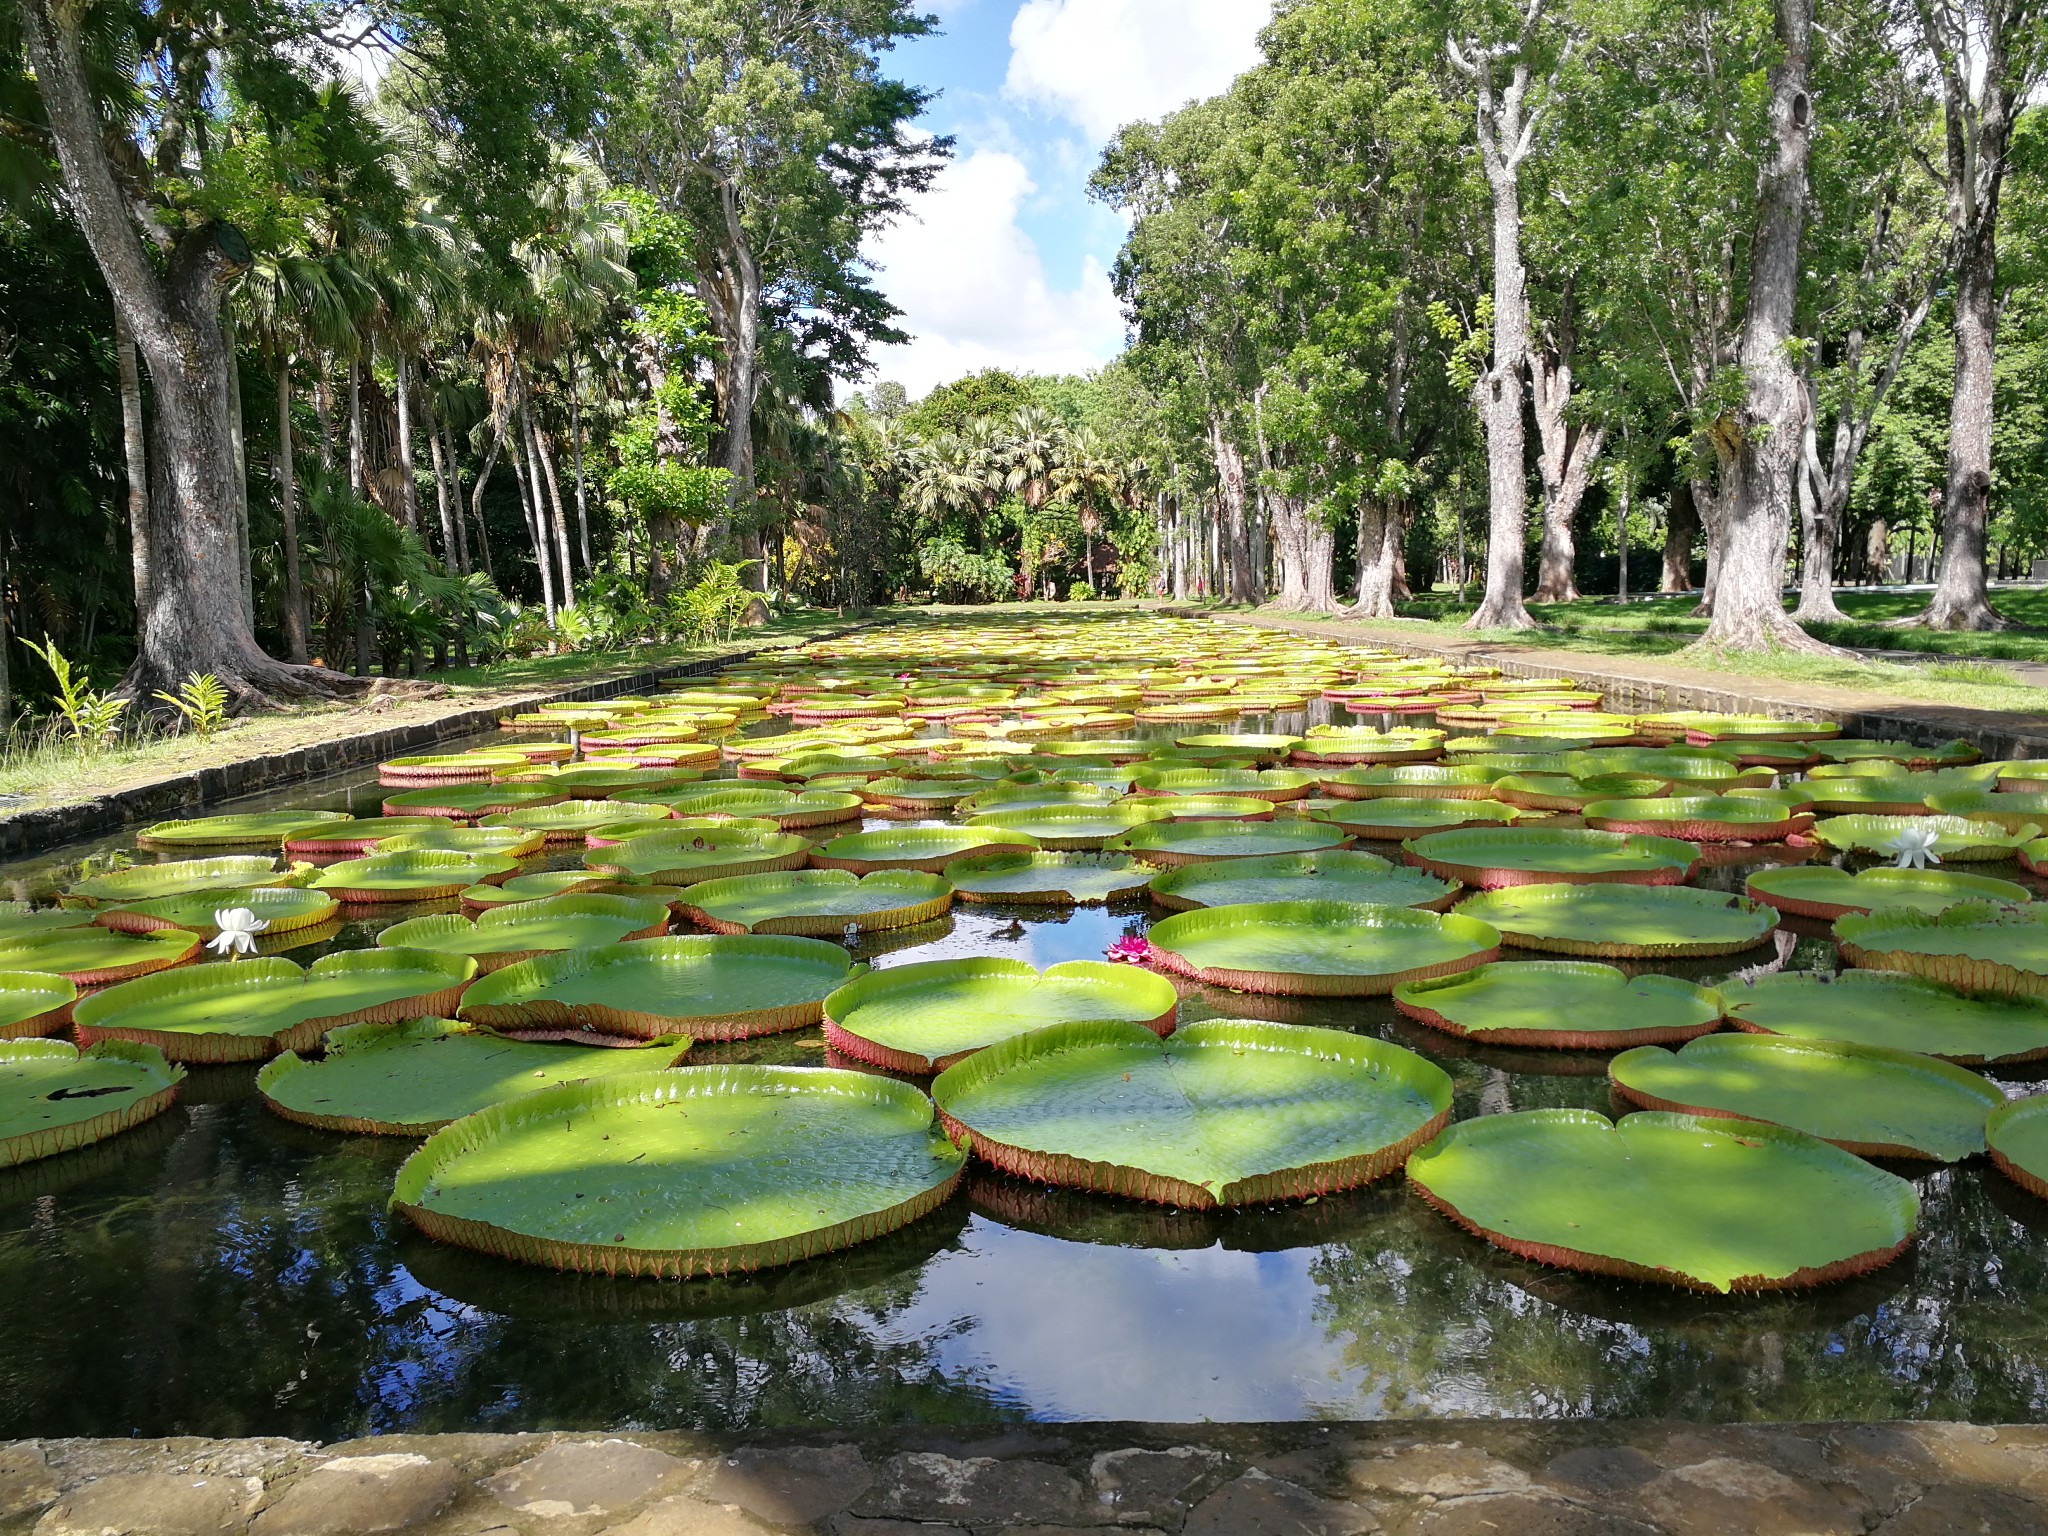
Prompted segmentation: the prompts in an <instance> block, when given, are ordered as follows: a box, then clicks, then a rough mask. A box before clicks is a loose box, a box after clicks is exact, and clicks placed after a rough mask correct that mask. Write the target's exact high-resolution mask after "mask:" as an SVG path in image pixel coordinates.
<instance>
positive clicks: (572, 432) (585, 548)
mask: <svg viewBox="0 0 2048 1536" xmlns="http://www.w3.org/2000/svg"><path fill="white" fill-rule="evenodd" d="M569 438H570V441H571V443H572V444H573V445H574V448H575V453H576V539H577V543H578V544H579V545H580V546H581V548H582V552H583V574H584V575H585V576H588V575H589V574H590V573H591V570H592V569H593V566H592V563H591V559H590V513H589V512H588V510H586V508H585V506H584V500H583V401H582V399H581V397H580V395H579V393H578V390H577V367H576V365H575V364H574V363H571V364H570V365H569Z"/></svg>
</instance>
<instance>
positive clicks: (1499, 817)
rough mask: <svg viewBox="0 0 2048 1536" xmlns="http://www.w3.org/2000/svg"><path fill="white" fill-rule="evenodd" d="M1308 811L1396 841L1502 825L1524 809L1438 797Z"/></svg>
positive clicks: (1356, 832)
mask: <svg viewBox="0 0 2048 1536" xmlns="http://www.w3.org/2000/svg"><path fill="white" fill-rule="evenodd" d="M1307 815H1308V816H1309V817H1310V818H1311V819H1313V820H1315V821H1322V822H1327V823H1329V824H1330V825H1331V826H1333V827H1336V828H1337V829H1338V830H1339V831H1342V832H1348V833H1350V834H1351V835H1352V836H1353V837H1362V838H1364V839H1366V840H1367V841H1368V842H1380V843H1396V842H1401V841H1403V840H1405V839H1407V838H1411V837H1415V836H1417V835H1419V834H1421V833H1425V832H1453V831H1457V830H1459V829H1461V828H1465V827H1481V828H1485V827H1498V826H1503V825H1505V824H1507V823H1509V822H1513V821H1516V820H1518V819H1519V818H1520V817H1521V815H1522V812H1520V811H1518V810H1516V809H1515V807H1513V806H1511V805H1507V804H1505V803H1503V802H1502V801H1499V800H1468V799H1454V798H1449V797H1438V798H1434V799H1427V800H1397V799H1371V800H1330V801H1320V802H1318V803H1317V804H1316V805H1315V806H1313V807H1312V808H1311V809H1309V810H1308V812H1307Z"/></svg>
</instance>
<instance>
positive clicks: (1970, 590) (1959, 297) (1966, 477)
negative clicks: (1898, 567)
mask: <svg viewBox="0 0 2048 1536" xmlns="http://www.w3.org/2000/svg"><path fill="white" fill-rule="evenodd" d="M1991 195H1992V197H1993V199H1994V200H1995V199H1996V197H1997V190H1996V188H1995V187H1994V188H1993V191H1992V194H1991ZM1994 213H1995V210H1994ZM1961 243H1962V244H1963V245H1964V250H1963V253H1962V255H1961V256H1960V257H1959V258H1958V260H1957V262H1956V271H1955V337H1956V366H1955V385H1954V395H1953V397H1952V401H1951V404H1950V406H1949V414H1948V481H1947V485H1946V487H1945V489H1944V491H1943V494H1942V500H1941V569H1940V573H1939V574H1938V575H1937V576H1936V577H1935V581H1934V595H1933V597H1932V598H1930V599H1929V600H1928V604H1927V611H1926V613H1924V614H1922V615H1921V618H1922V620H1923V622H1925V623H1926V624H1928V625H1930V626H1931V627H1933V628H1935V629H2003V628H2004V627H2005V620H2004V619H2002V618H2000V617H1999V615H1998V613H1997V611H1996V610H1994V609H1993V608H1992V606H1991V589H1990V585H1989V580H1988V577H1989V572H1988V571H1987V570H1986V568H1985V559H1984V555H1985V545H1986V542H1987V539H1988V536H1989V528H1990V524H1991V427H1992V390H1993V381H1992V373H1991V367H1992V353H1993V349H1994V347H1995V345H1996V342H1997V338H1998V310H1999V299H1998V249H1997V246H1996V244H1995V226H1994V223H1993V217H1992V216H1985V217H1983V218H1981V219H1980V220H1979V222H1978V223H1977V225H1976V227H1975V228H1973V229H1971V230H1969V231H1968V232H1966V233H1965V234H1964V235H1963V236H1962V241H1961Z"/></svg>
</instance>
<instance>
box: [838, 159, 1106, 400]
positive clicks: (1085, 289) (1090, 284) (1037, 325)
mask: <svg viewBox="0 0 2048 1536" xmlns="http://www.w3.org/2000/svg"><path fill="white" fill-rule="evenodd" d="M1035 190H1036V188H1035V187H1034V186H1033V184H1032V180H1031V175H1030V172H1029V171H1027V170H1026V169H1025V166H1024V162H1023V161H1022V160H1020V159H1018V158H1017V156H1015V155H1013V154H1010V153H1008V152H1006V151H1001V150H988V149H980V150H976V151H975V152H974V153H973V154H970V155H968V156H966V157H965V158H964V159H961V160H956V161H954V162H953V163H952V164H950V165H948V166H947V167H946V168H945V169H944V170H943V171H941V172H940V173H939V177H938V180H937V181H936V182H935V183H934V184H933V186H932V189H931V190H930V191H929V192H927V193H925V194H923V195H922V196H921V197H919V198H918V199H917V200H916V201H915V203H914V204H913V205H912V208H911V212H910V216H909V217H907V218H906V219H904V220H903V221H902V222H901V223H899V224H897V225H896V226H894V227H893V228H891V229H889V230H886V231H885V232H884V233H883V234H882V235H881V236H880V237H879V238H878V239H876V240H875V241H874V242H872V244H871V245H870V247H869V250H868V255H869V258H870V259H871V260H872V261H873V262H874V263H875V265H876V267H877V268H878V269H879V275H878V277H877V284H878V286H879V287H880V288H881V290H882V291H883V292H884V293H885V294H887V295H888V296H889V297H890V299H892V300H893V301H894V302H895V303H896V305H897V306H898V307H899V308H900V309H902V310H903V312H904V315H903V319H902V320H900V321H899V322H898V324H900V325H901V326H902V327H903V329H904V330H906V331H908V332H910V333H911V335H912V337H913V338H914V339H913V340H912V341H911V342H910V343H909V344H908V345H906V346H900V347H886V348H882V349H880V350H879V351H878V352H877V354H876V365H877V375H876V376H877V377H879V378H886V379H896V380H900V381H901V382H902V384H903V386H904V387H905V388H906V389H908V390H909V391H910V393H911V395H912V397H913V398H915V397H916V396H918V395H922V394H924V393H925V392H926V391H928V390H929V389H931V387H932V386H933V385H935V384H941V383H944V382H946V381H947V380H949V379H956V378H959V377H960V376H961V375H962V374H966V373H972V372H974V371H976V370H977V369H981V368H995V367H1000V368H1009V369H1013V370H1015V371H1017V372H1022V373H1069V372H1078V371H1080V370H1083V369H1088V368H1094V367H1098V366H1099V365H1101V364H1102V363H1105V362H1107V361H1109V359H1111V358H1112V357H1114V356H1116V354H1117V353H1118V352H1120V351H1121V350H1123V341H1124V322H1123V314H1122V311H1121V309H1120V308H1119V306H1118V304H1117V300H1116V295H1115V294H1114V293H1113V292H1112V291H1111V290H1110V286H1109V277H1108V274H1107V272H1105V271H1104V269H1103V265H1102V263H1101V262H1100V261H1098V260H1097V259H1095V258H1094V257H1088V258H1086V259H1084V261H1083V262H1082V267H1081V277H1080V282H1079V283H1078V285H1077V286H1075V287H1074V288H1072V289H1069V290H1062V289H1058V288H1055V287H1054V286H1053V285H1052V283H1051V281H1050V280H1049V279H1048V278H1047V276H1046V271H1045V264H1044V262H1043V260H1042V259H1041V258H1040V256H1039V251H1038V247H1037V245H1036V244H1035V243H1034V242H1033V241H1032V239H1031V237H1030V236H1029V235H1027V234H1026V233H1025V232H1024V231H1023V229H1021V228H1020V227H1019V226H1018V223H1017V215H1018V212H1019V211H1020V210H1021V209H1022V208H1023V206H1024V204H1025V201H1026V199H1028V198H1029V197H1030V196H1031V195H1032V193H1033V192H1034V191H1035Z"/></svg>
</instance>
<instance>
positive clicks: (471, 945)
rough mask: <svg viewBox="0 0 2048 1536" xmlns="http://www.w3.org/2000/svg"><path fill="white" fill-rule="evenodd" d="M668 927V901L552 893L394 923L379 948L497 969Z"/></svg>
mask: <svg viewBox="0 0 2048 1536" xmlns="http://www.w3.org/2000/svg"><path fill="white" fill-rule="evenodd" d="M667 931H668V904H667V903H666V902H661V901H635V900H633V899H632V898H630V897H626V896H553V897H549V898H547V899H545V900H541V901H522V902H519V903H517V904H516V905H513V906H509V907H494V908H492V909H490V910H489V911H486V912H485V913H483V914H482V915H481V916H480V917H478V918H476V919H475V920H474V921H472V920H471V919H469V918H466V917H459V916H456V915H454V914H452V913H448V914H437V915H435V916H432V917H415V918H412V919H411V920H409V921H407V922H403V923H393V924H392V925H391V926H390V927H389V928H386V929H385V930H384V931H383V932H381V933H379V934H378V935H377V947H378V948H379V949H430V950H433V951H434V952H435V953H436V954H443V955H470V956H473V957H475V959H476V962H477V969H478V970H479V971H496V970H501V969H503V968H504V967H505V966H508V965H512V964H514V963H515V962H517V961H520V960H530V959H532V958H533V957H534V956H535V955H544V954H551V953H553V952H554V951H556V950H561V949H588V948H590V947H592V946H594V945H598V944H622V943H625V942H626V941H628V940H631V939H656V938H660V937H661V935H662V934H664V933H666V932H667Z"/></svg>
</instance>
